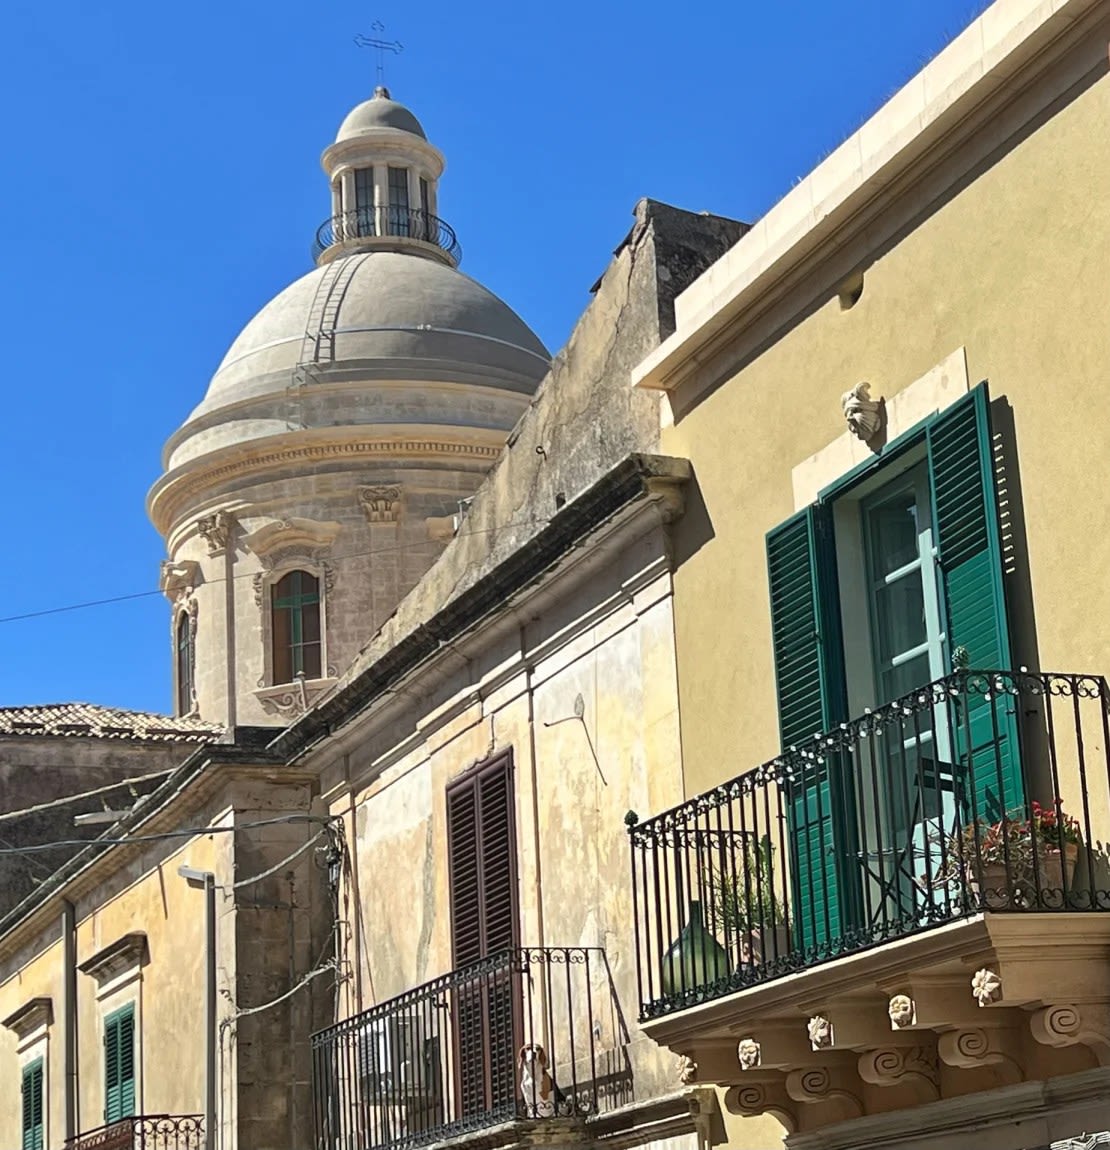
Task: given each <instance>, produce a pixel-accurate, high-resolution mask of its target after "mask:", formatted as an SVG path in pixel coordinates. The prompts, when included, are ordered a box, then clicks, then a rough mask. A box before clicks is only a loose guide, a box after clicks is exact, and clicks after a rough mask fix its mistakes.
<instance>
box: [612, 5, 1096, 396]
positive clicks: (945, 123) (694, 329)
mask: <svg viewBox="0 0 1110 1150" xmlns="http://www.w3.org/2000/svg"><path fill="white" fill-rule="evenodd" d="M1098 8H1099V5H1098V3H1097V0H997V2H996V3H994V4H992V5H991V6H990V7H989V8H988V9H987V11H986V12H985V13H984V14H983V15H982V16H980V17H979V19H978V20H976V21H974V22H973V23H972V24H971V25H970V26H969V27H968V28H967V29H966V30H965V31H964V32H963V33H961V35H959V36H958V37H956V39H955V40H953V41H952V43H951V44H949V45H948V46H947V47H946V48H945V49H944V50H943V51H942V52H940V53H939V55H938V56H937V57H936V58H935V59H934V60H933V61H931V62H930V63H929V64H928V65H927V66H926V67H925V68H924V69H922V70H921V71H920V72H919V73H918V74H917V75H916V76H915V77H914V78H913V79H912V80H910V81H909V83H907V84H906V85H905V86H904V87H903V88H902V89H900V90H899V91H898V92H897V93H896V94H895V95H894V96H893V97H892V98H891V99H890V100H888V101H887V102H886V103H885V104H884V105H883V106H882V107H881V108H880V109H879V111H877V112H876V113H875V115H874V116H872V117H871V118H870V119H869V120H868V121H867V123H865V124H864V125H863V127H861V128H860V129H859V131H858V132H856V133H855V134H854V135H852V136H850V137H849V138H848V139H847V140H846V141H845V142H844V143H843V144H841V145H840V147H838V148H837V149H836V150H835V151H834V152H833V153H832V154H831V155H830V156H829V157H828V158H827V159H826V160H824V161H823V162H822V163H821V164H819V165H818V166H817V167H816V168H815V169H814V170H813V171H812V172H811V173H810V174H809V175H808V176H807V177H806V178H805V179H803V180H802V181H801V182H800V183H799V184H797V185H796V186H795V187H794V188H793V189H791V191H790V192H789V193H788V194H787V195H785V196H784V197H783V198H782V199H781V200H780V201H779V202H778V203H777V204H776V205H775V206H774V207H773V208H772V209H771V210H770V211H769V212H767V214H766V215H765V216H764V217H763V218H762V219H761V220H759V221H758V222H757V223H756V224H755V226H754V227H752V229H751V230H750V231H749V232H747V233H746V234H745V235H744V236H743V237H742V238H741V239H740V240H739V241H738V242H737V243H736V244H735V245H734V246H733V247H732V248H731V249H730V251H729V252H727V253H726V254H725V255H724V256H722V257H721V259H720V260H718V261H717V263H715V264H714V265H712V266H711V267H710V268H709V269H708V270H707V271H706V272H705V273H703V274H702V275H701V276H700V277H699V278H698V279H697V280H695V281H694V283H693V284H691V285H690V287H689V288H687V289H686V291H685V292H683V293H681V294H680V295H679V296H678V298H677V300H676V301H675V308H676V314H677V319H678V326H677V330H676V331H675V332H674V334H673V335H671V336H670V337H668V338H667V339H666V340H664V341H663V343H662V344H661V345H660V346H659V347H658V348H656V349H655V350H654V351H653V352H651V353H650V354H649V355H648V356H647V357H646V358H645V359H644V360H643V361H642V362H641V363H640V364H639V365H638V366H637V367H635V368H634V369H633V371H632V382H633V384H634V385H635V386H638V387H643V388H651V389H658V390H662V391H674V390H676V389H677V388H679V387H681V386H682V385H683V384H685V383H686V382H687V381H688V380H690V379H691V377H692V376H693V375H694V374H695V373H696V372H698V371H699V369H701V368H702V366H703V365H704V364H706V362H707V361H710V360H712V359H714V358H715V357H716V356H717V355H718V354H719V353H720V352H721V350H722V348H723V346H724V345H725V344H726V343H728V342H729V340H730V339H731V338H733V337H732V335H731V333H734V332H737V331H740V330H742V329H743V328H745V327H746V326H748V325H749V324H750V323H754V321H755V319H756V318H757V317H758V316H759V315H761V314H762V313H763V312H764V311H765V310H766V308H767V307H769V306H772V304H773V302H774V301H775V300H776V299H778V298H781V296H782V295H783V294H784V293H786V292H789V291H790V290H791V289H792V288H793V286H794V285H796V284H797V283H799V282H805V280H806V278H807V274H806V269H807V267H808V266H809V265H810V264H812V263H813V261H814V260H817V261H819V260H821V259H822V258H823V257H824V254H825V252H826V248H827V247H828V246H829V245H830V237H833V236H835V239H836V245H835V246H836V247H839V248H842V247H843V246H844V245H845V244H846V243H847V241H848V239H849V238H850V236H851V235H855V234H856V233H857V232H859V231H861V230H862V229H865V228H867V227H868V226H869V225H870V224H871V222H872V220H873V219H874V217H875V215H876V210H883V208H884V206H885V205H887V204H889V203H890V202H891V201H892V200H893V199H895V198H897V197H898V196H899V195H900V194H901V191H902V190H903V189H902V188H901V186H900V184H901V181H902V177H903V176H904V175H905V174H906V173H907V172H909V171H910V170H911V169H919V168H920V167H921V165H922V164H923V163H925V162H927V163H929V164H934V163H937V162H939V161H940V160H941V159H942V158H943V157H944V156H945V155H948V154H951V152H952V151H954V150H955V149H956V148H957V147H959V146H960V145H961V144H962V143H964V142H965V141H966V140H967V139H968V138H970V136H971V135H972V134H973V133H974V132H976V131H978V130H979V128H980V127H981V126H982V123H983V117H984V115H985V114H987V113H989V112H990V111H991V109H992V106H993V105H994V104H995V102H996V101H997V100H998V98H999V96H1000V93H1005V92H1007V91H1012V90H1013V89H1014V88H1015V86H1016V85H1017V84H1019V83H1022V84H1028V83H1030V82H1031V81H1032V80H1033V79H1034V78H1035V77H1036V76H1037V75H1039V74H1041V73H1043V72H1044V71H1046V70H1047V69H1048V68H1049V67H1050V66H1051V65H1052V64H1053V63H1055V62H1056V60H1057V59H1058V58H1059V56H1060V54H1061V53H1062V52H1064V51H1066V50H1068V48H1070V47H1071V45H1072V43H1073V42H1074V38H1075V36H1076V35H1077V33H1078V31H1079V30H1080V28H1081V25H1083V24H1085V23H1086V21H1087V20H1088V18H1089V17H1090V16H1091V14H1092V12H1095V13H1096V14H1097V12H1098ZM876 205H878V208H877V209H876Z"/></svg>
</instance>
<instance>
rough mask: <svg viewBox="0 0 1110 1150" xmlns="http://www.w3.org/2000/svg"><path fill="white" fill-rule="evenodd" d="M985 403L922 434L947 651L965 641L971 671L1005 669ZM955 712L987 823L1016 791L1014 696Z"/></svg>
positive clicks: (941, 419) (983, 389) (960, 745)
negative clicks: (926, 456)
mask: <svg viewBox="0 0 1110 1150" xmlns="http://www.w3.org/2000/svg"><path fill="white" fill-rule="evenodd" d="M989 403H990V397H989V395H988V392H987V386H986V384H980V385H979V386H978V387H977V388H975V390H974V391H972V392H971V393H970V394H968V395H967V396H966V397H965V398H963V399H961V400H960V401H959V402H957V403H955V404H953V405H952V406H951V407H950V408H948V410H947V411H945V412H943V413H942V414H941V415H940V416H938V417H937V418H936V419H935V420H934V421H933V422H932V423H931V424H930V425H929V428H928V431H927V442H928V453H929V481H930V484H931V486H932V497H933V520H934V523H935V526H936V542H937V555H938V565H939V568H940V581H941V586H942V588H943V592H944V610H945V615H946V630H947V633H948V650H949V651H950V652H952V651H955V649H956V648H957V647H962V648H964V650H966V652H967V663H968V666H969V667H970V668H971V669H972V670H973V671H975V670H984V671H1005V670H1009V669H1010V666H1011V663H1010V641H1009V630H1008V628H1007V624H1006V602H1005V592H1004V588H1003V583H1002V545H1001V539H1000V532H999V525H998V503H997V498H996V495H995V483H994V461H993V453H992V451H991V428H990V407H989ZM964 707H966V711H964V710H961V709H960V708H964ZM957 711H958V712H959V713H958V714H957V715H956V716H955V721H956V724H957V730H958V732H959V733H958V737H957V750H958V753H959V755H960V760H961V762H962V763H964V765H965V766H970V767H971V770H972V774H973V777H974V779H975V796H974V801H975V804H976V813H977V814H978V815H979V816H980V817H983V818H989V819H991V820H995V819H997V818H999V817H1000V816H1001V814H1002V813H1003V811H1005V810H1010V809H1013V808H1014V807H1015V806H1018V805H1020V804H1021V803H1023V802H1024V797H1025V788H1024V784H1023V781H1022V772H1021V760H1020V749H1019V743H1018V730H1017V717H1016V715H1015V714H1014V708H1013V702H1012V700H1011V699H1009V698H1008V697H1007V698H1003V699H994V700H989V699H986V698H984V697H982V696H981V695H974V696H971V697H968V698H967V699H966V701H965V702H961V703H959V704H958V705H957Z"/></svg>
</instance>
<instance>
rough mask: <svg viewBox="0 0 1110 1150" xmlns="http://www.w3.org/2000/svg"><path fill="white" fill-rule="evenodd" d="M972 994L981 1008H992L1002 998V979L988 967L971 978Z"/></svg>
mask: <svg viewBox="0 0 1110 1150" xmlns="http://www.w3.org/2000/svg"><path fill="white" fill-rule="evenodd" d="M971 993H972V994H973V995H974V996H975V1001H976V1002H978V1003H979V1005H980V1006H990V1004H991V1003H992V1002H997V1001H998V1000H999V999H1000V998H1001V997H1002V979H1001V978H1000V977H999V976H998V975H997V974H996V973H995V972H994V971H993V970H989V969H988V968H987V967H983V969H982V970H977V971H976V972H975V973H974V974H973V975H972V976H971Z"/></svg>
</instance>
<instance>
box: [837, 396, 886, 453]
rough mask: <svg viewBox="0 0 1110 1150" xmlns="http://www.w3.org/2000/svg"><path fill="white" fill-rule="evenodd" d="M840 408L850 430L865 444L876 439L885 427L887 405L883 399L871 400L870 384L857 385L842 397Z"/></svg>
mask: <svg viewBox="0 0 1110 1150" xmlns="http://www.w3.org/2000/svg"><path fill="white" fill-rule="evenodd" d="M840 407H841V410H842V411H843V412H844V419H845V421H846V422H847V424H848V430H849V431H850V432H851V433H852V434H853V435H854V436H855V437H856V438H857V439H861V440H863V442H864V443H867V442H868V440H871V439H874V438H875V436H876V435H877V434H878V432H879V429H880V428H881V427H882V426H883V414H884V408H885V405H884V402H883V399H882V397H880V398H879V399H872V398H871V384H869V383H857V384H856V386H855V387H853V388H852V389H851V390H850V391H846V392H845V393H844V394H843V395H842V396H841V397H840Z"/></svg>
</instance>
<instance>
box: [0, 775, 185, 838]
mask: <svg viewBox="0 0 1110 1150" xmlns="http://www.w3.org/2000/svg"><path fill="white" fill-rule="evenodd" d="M176 769H177V768H176V767H170V768H169V769H167V770H164V771H152V772H151V773H150V774H149V775H135V776H134V777H133V778H130V779H121V780H120V781H119V782H118V783H109V784H108V785H107V786H104V787H96V788H95V789H94V790H91V791H80V792H79V793H78V794H75V795H63V796H62V797H61V798H60V799H51V800H50V802H48V803H37V804H36V805H35V806H33V807H23V809H22V810H18V811H4V812H3V813H2V814H0V822H5V821H7V820H8V819H18V818H21V817H22V816H23V815H36V814H38V813H39V811H48V810H51V809H52V808H54V807H64V806H66V804H68V803H76V802H79V801H80V800H81V799H88V798H92V797H93V796H94V795H103V794H105V793H106V792H107V791H118V790H121V789H122V788H123V787H127V786H130V785H131V784H132V783H145V782H149V781H150V780H151V779H164V778H165V777H166V775H172V774H173V772H174V771H175V770H176ZM143 797H145V796H143ZM85 841H88V840H85Z"/></svg>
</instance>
